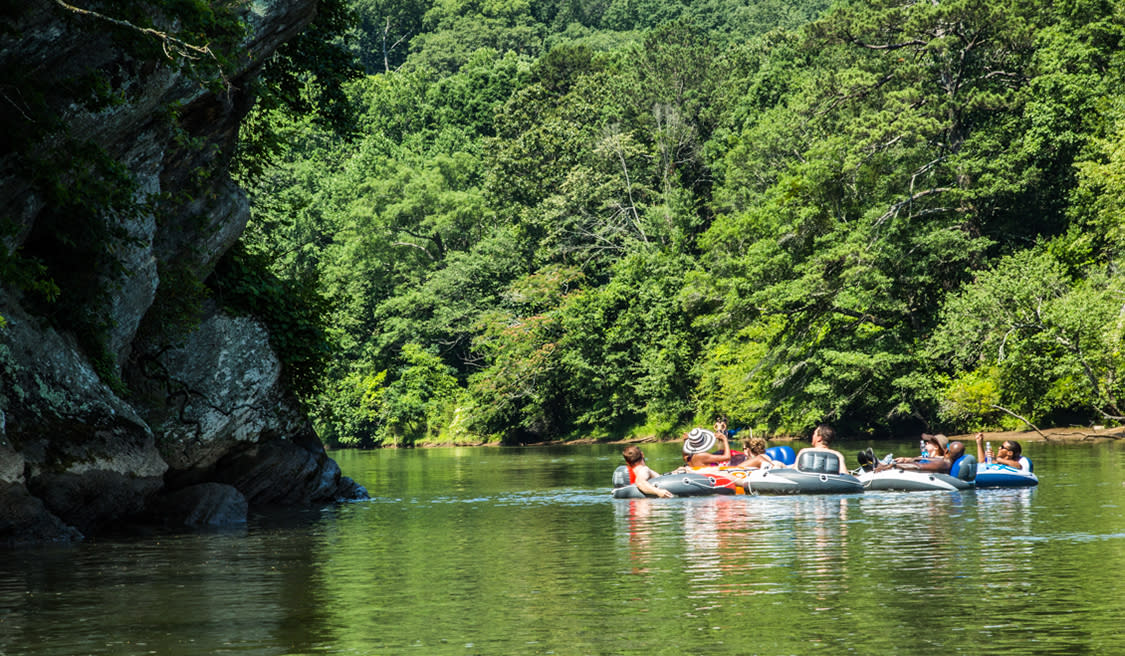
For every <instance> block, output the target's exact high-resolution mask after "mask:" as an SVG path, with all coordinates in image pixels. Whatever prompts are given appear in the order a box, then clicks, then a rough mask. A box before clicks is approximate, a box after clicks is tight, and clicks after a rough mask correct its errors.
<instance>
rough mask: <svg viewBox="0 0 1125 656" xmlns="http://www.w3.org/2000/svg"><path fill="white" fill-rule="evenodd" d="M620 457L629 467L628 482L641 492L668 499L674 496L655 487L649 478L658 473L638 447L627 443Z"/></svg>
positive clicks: (654, 476)
mask: <svg viewBox="0 0 1125 656" xmlns="http://www.w3.org/2000/svg"><path fill="white" fill-rule="evenodd" d="M621 455H622V457H624V458H625V464H626V465H627V466H628V467H629V482H630V483H632V484H634V485H636V486H637V489H638V490H640V491H641V492H643V493H644V494H645V495H646V496H656V497H662V498H664V499H670V498H672V496H674V495H673V494H672V493H671V492H669V491H668V490H665V489H664V488H660V487H655V486H653V485H652V483H649V481H650V480H652V479H654V478H656V477H657V476H659V475H660V473H659V472H657V471H655V470H654V469H653V468H652V467H649V466H648V464H647V463H645V454H644V453H642V452H641V449H640V447H638V446H634V445H629V446H627V447H625V449H624V450H623V451H622V452H621Z"/></svg>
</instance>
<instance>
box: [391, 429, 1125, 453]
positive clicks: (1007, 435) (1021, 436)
mask: <svg viewBox="0 0 1125 656" xmlns="http://www.w3.org/2000/svg"><path fill="white" fill-rule="evenodd" d="M975 435H976V433H964V434H958V435H949V436H948V437H949V439H950V440H961V441H962V442H965V443H969V442H972V441H973V439H974V437H975ZM845 437H849V436H845ZM740 438H741V436H736V437H735V438H734V444H733V445H732V446H736V445H737V444H739V443H740ZM984 438H985V439H986V440H988V441H990V442H1002V441H1003V440H1017V441H1020V442H1089V441H1098V440H1125V426H1116V427H1113V426H1110V427H1106V426H1093V427H1090V426H1072V427H1066V428H1044V429H1040V430H1038V431H1035V430H1023V431H985V433H984ZM680 439H681V438H680V437H673V438H659V437H657V436H655V435H645V436H634V437H628V438H623V439H606V438H598V437H580V438H571V439H559V440H550V441H546V442H533V443H528V444H519V445H511V444H501V443H500V442H496V441H491V442H459V443H453V442H420V443H416V444H413V445H411V448H421V449H426V448H433V447H453V446H485V447H488V446H495V447H498V446H575V445H581V444H662V443H668V442H678V441H680ZM766 439H767V440H768V441H770V442H781V443H787V442H799V441H802V440H805V439H807V438H804V437H799V436H786V435H771V436H769V437H767V438H766ZM382 448H385V449H386V448H390V449H393V448H397V447H394V446H385V447H382ZM736 448H737V446H736Z"/></svg>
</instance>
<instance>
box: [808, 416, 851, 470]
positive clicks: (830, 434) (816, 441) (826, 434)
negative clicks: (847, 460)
mask: <svg viewBox="0 0 1125 656" xmlns="http://www.w3.org/2000/svg"><path fill="white" fill-rule="evenodd" d="M834 439H836V431H835V430H834V429H833V428H832V427H831V426H829V425H828V424H821V425H819V426H817V427H816V430H814V431H813V434H812V446H809V447H805V448H804V449H801V450H800V451H799V452H798V453H797V462H801V454H802V453H805V452H806V451H826V452H828V453H834V454H836V458H837V459H838V461H839V463H840V472H839V473H841V474H847V473H848V468H847V467H846V466H845V465H844V454H842V453H840V452H839V451H836V450H835V449H833V448H831V445H832V440H834Z"/></svg>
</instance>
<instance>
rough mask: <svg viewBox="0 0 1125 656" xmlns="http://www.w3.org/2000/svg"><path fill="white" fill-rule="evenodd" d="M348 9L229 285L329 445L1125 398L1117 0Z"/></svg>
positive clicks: (255, 163) (875, 416)
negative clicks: (254, 308) (271, 339)
mask: <svg viewBox="0 0 1125 656" xmlns="http://www.w3.org/2000/svg"><path fill="white" fill-rule="evenodd" d="M322 4H324V5H325V7H326V13H325V15H326V16H329V17H331V18H332V19H333V21H332V22H331V25H330V27H331V29H327V30H324V29H323V28H322V33H321V36H320V37H319V38H321V39H322V40H329V39H331V40H332V43H333V44H335V45H336V46H338V48H337V50H336V51H335V52H337V54H338V53H339V52H341V51H342V52H346V53H350V56H351V57H353V60H352V61H350V62H349V61H343V62H341V61H338V60H335V61H332V60H330V58H328V57H323V60H322V59H315V58H317V57H321V55H316V54H303V53H304V51H303V50H301V49H299V48H294V49H293V50H292V51H291V52H290V53H288V55H286V56H288V57H290V58H292V59H295V60H297V61H298V63H300V64H301V67H300V68H301V71H302V72H299V73H295V74H293V75H292V76H291V77H290V78H289V84H288V85H287V86H286V87H284V88H285V91H286V92H287V93H288V94H290V95H289V97H288V98H286V101H287V102H284V103H281V102H272V103H271V102H269V100H270V97H269V95H268V94H267V97H266V99H265V100H266V102H264V103H262V104H261V105H260V106H259V108H258V109H257V110H256V111H255V113H253V114H252V115H251V117H250V120H249V123H248V125H247V128H246V132H245V137H244V140H243V153H242V155H241V160H240V166H241V167H242V169H241V180H242V182H243V183H244V184H245V185H246V187H247V188H248V189H249V190H250V191H251V196H252V202H253V217H254V218H253V221H252V223H251V225H250V227H249V229H248V230H247V232H246V234H245V236H244V238H243V243H242V245H241V246H240V248H239V249H238V250H237V251H236V252H235V253H234V254H233V256H232V258H231V261H230V262H228V263H227V266H225V267H224V268H223V269H222V271H221V273H222V275H224V276H226V280H220V281H219V283H218V287H219V288H221V289H235V288H238V285H240V284H241V285H242V287H241V289H242V296H243V297H244V298H251V299H257V300H258V302H259V304H261V303H266V304H272V305H271V306H270V308H269V309H267V310H266V311H265V312H266V313H267V314H270V315H271V317H272V318H271V320H270V323H271V330H273V331H274V333H275V335H274V336H275V338H276V339H275V343H279V344H282V347H281V348H282V350H283V353H282V355H283V359H285V360H286V363H287V367H289V372H290V375H291V376H295V377H296V378H297V379H298V381H299V384H298V385H297V388H298V389H299V390H300V392H301V394H302V395H303V396H304V400H305V401H306V403H307V404H308V407H309V408H310V411H311V413H312V415H313V417H314V420H315V422H316V424H317V427H318V429H319V431H320V432H321V434H322V436H323V437H324V438H325V439H327V440H328V441H329V442H333V443H336V444H340V445H353V446H377V445H380V444H392V443H393V444H412V443H422V442H435V441H442V442H465V443H469V442H478V441H489V440H491V441H496V440H499V441H506V442H513V441H519V442H529V441H536V440H545V439H557V438H562V437H571V436H576V435H594V436H622V435H626V434H630V433H646V434H657V435H668V434H671V433H673V432H674V431H676V430H677V429H679V428H681V427H682V426H684V425H686V424H687V423H689V422H692V421H697V422H698V421H703V422H707V423H710V422H711V420H712V419H713V418H714V417H715V416H719V415H722V416H726V417H727V418H728V421H729V422H730V424H731V425H732V426H737V427H746V428H753V429H754V431H755V432H756V433H763V434H782V433H785V434H795V433H805V432H807V431H808V430H809V428H810V427H811V426H813V425H815V424H816V423H817V422H821V421H828V422H831V423H833V424H835V425H836V426H837V427H838V429H839V430H841V431H842V432H844V433H845V434H856V433H860V432H866V433H870V434H874V435H886V434H891V433H896V432H901V431H915V430H919V429H921V428H927V429H929V430H945V431H964V430H973V429H978V428H986V427H1007V428H1014V427H1018V426H1025V425H1027V424H1028V423H1031V424H1045V425H1065V424H1070V423H1077V424H1086V423H1090V422H1097V423H1110V424H1113V423H1115V422H1120V421H1121V420H1122V419H1123V416H1125V348H1123V342H1125V339H1123V336H1125V274H1123V269H1122V267H1123V265H1125V254H1123V252H1125V251H1123V248H1125V79H1123V78H1125V76H1123V73H1125V48H1123V47H1122V45H1123V44H1122V37H1123V35H1125V9H1123V5H1122V4H1121V3H1120V2H1109V1H1105V2H1102V1H1097V0H1075V1H1071V2H1054V1H1047V0H1018V1H1016V0H988V1H984V0H952V1H949V2H945V1H943V2H940V3H930V2H919V3H910V2H901V1H894V2H890V1H886V0H846V1H844V2H840V3H835V4H833V5H832V8H831V9H829V3H828V2H826V1H819V0H805V1H803V2H802V1H800V0H799V1H797V2H792V1H785V2H783V1H781V0H763V1H762V2H754V0H744V1H741V2H739V1H735V0H713V1H711V2H704V3H700V2H691V3H689V2H686V1H684V2H682V3H677V2H674V1H671V2H670V1H668V0H602V1H600V2H594V1H591V0H546V1H539V0H537V1H535V2H532V1H530V0H351V1H350V3H345V4H341V2H340V0H335V1H330V0H326V1H325V2H324V3H322ZM345 10H346V11H345ZM302 57H307V58H308V59H307V60H305V61H301V58H302ZM314 59H315V61H314ZM345 59H346V58H345ZM352 64H356V65H360V66H362V68H363V74H361V75H358V76H356V75H354V74H346V73H347V71H348V69H349V66H350V65H352ZM277 88H280V87H276V86H275V87H274V89H275V91H276V89H277ZM294 101H299V102H294ZM247 281H249V282H247ZM263 298H264V299H265V301H263V300H262V299H263ZM271 299H272V300H271ZM258 309H259V311H262V309H261V308H260V307H259V308H258Z"/></svg>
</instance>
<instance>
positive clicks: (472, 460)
mask: <svg viewBox="0 0 1125 656" xmlns="http://www.w3.org/2000/svg"><path fill="white" fill-rule="evenodd" d="M677 448H678V447H677V446H676V445H670V446H669V447H668V454H669V455H668V456H667V459H673V458H678V457H679V456H678V451H677ZM1027 450H1028V451H1031V452H1032V454H1031V455H1032V457H1034V458H1035V459H1036V470H1037V472H1039V474H1040V476H1041V478H1042V480H1043V482H1042V483H1041V485H1040V486H1039V487H1038V488H1033V489H1023V490H980V491H966V492H964V493H941V492H936V493H891V492H888V493H873V494H866V495H847V496H806V497H770V496H760V497H756V496H730V497H710V498H696V499H669V500H647V499H629V500H624V499H623V500H616V499H612V498H610V497H609V490H608V472H610V471H612V468H613V467H614V466H615V465H616V463H617V462H618V461H619V460H620V449H619V448H617V447H612V448H611V447H604V448H603V447H588V448H587V447H582V448H574V449H550V450H535V449H523V450H514V449H513V450H505V449H448V450H430V451H421V450H419V451H416V452H413V451H402V452H380V453H348V454H344V455H342V456H341V455H340V454H336V455H337V459H338V461H339V462H340V464H341V466H342V467H343V468H344V470H345V471H346V472H347V473H348V474H349V475H352V476H355V477H356V478H357V480H358V481H359V482H360V483H361V484H363V485H365V486H367V488H368V489H369V490H371V491H372V493H373V495H374V496H375V500H373V501H371V502H369V503H359V504H350V505H347V506H342V507H339V508H336V509H333V510H331V511H329V512H324V513H310V514H309V515H306V516H303V517H301V518H299V519H298V520H297V521H292V522H286V523H267V522H264V521H261V520H260V519H256V520H255V521H253V522H251V524H249V525H248V526H247V527H246V528H245V529H244V530H243V531H242V532H241V533H238V534H229V535H224V534H209V535H198V536H171V537H154V538H152V539H140V540H136V539H130V540H122V541H117V542H114V541H105V542H99V543H88V544H84V545H80V546H78V547H75V548H68V549H64V550H58V551H53V550H42V551H36V552H32V553H28V554H22V555H17V554H11V555H9V556H8V557H7V558H5V559H0V653H3V654H6V655H8V656H16V655H21V656H23V655H31V654H34V655H36V656H39V655H42V654H114V655H117V654H145V653H149V652H153V651H155V652H158V653H161V654H172V655H177V654H198V653H215V654H222V653H233V652H237V653H239V654H261V655H269V656H280V655H283V654H309V653H324V654H376V653H396V654H397V653H408V652H417V653H426V654H493V653H521V654H522V653H529V654H531V653H544V654H545V653H554V654H624V653H645V654H662V653H670V654H679V653H706V654H708V655H709V656H740V655H742V654H750V653H770V654H773V653H777V654H794V653H796V654H804V653H823V652H826V651H828V650H832V651H843V652H859V653H915V652H921V653H947V652H952V653H980V652H985V653H993V654H1024V653H1036V654H1063V653H1098V654H1102V653H1106V654H1111V653H1125V637H1123V636H1122V634H1121V633H1120V632H1119V631H1118V630H1117V628H1116V626H1117V624H1118V623H1119V621H1120V618H1121V617H1122V616H1125V583H1122V582H1121V581H1120V580H1119V578H1118V577H1116V576H1113V575H1112V573H1113V572H1115V571H1118V570H1120V569H1121V568H1122V567H1125V486H1123V485H1122V479H1123V478H1125V475H1123V472H1125V445H1122V446H1120V447H1118V446H1111V445H1107V446H1099V447H1088V446H1086V445H1082V446H1078V447H1073V446H1068V447H1063V446H1058V447H1056V446H1054V445H1051V446H1043V445H1038V446H1037V445H1034V444H1031V445H1028V448H1027ZM650 451H651V452H652V453H649V452H650ZM646 454H648V455H650V457H653V458H654V460H659V459H660V458H661V453H660V449H659V445H654V447H653V448H651V449H649V448H646ZM927 622H929V623H930V624H931V625H933V626H934V629H933V630H931V631H920V630H919V628H918V627H919V626H920V625H923V624H926V623H927Z"/></svg>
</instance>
